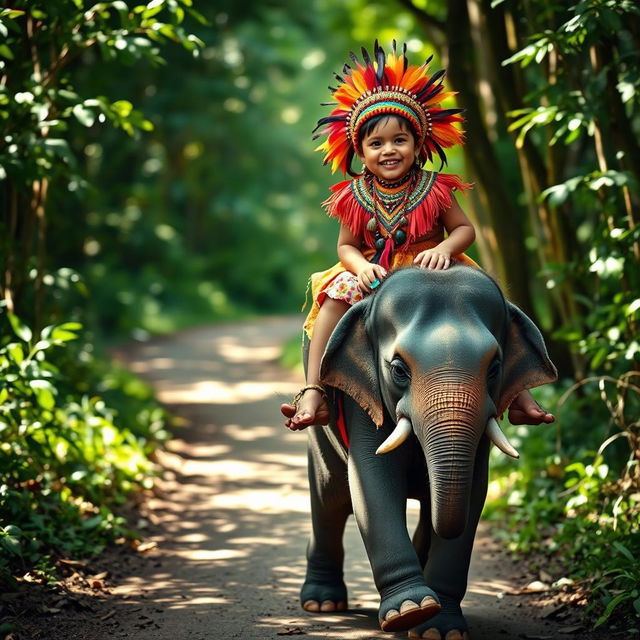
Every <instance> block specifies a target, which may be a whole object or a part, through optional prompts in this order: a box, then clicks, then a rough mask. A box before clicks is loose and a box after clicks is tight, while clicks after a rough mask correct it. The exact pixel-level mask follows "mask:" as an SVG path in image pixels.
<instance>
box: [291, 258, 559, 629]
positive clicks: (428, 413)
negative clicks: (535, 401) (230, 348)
mask: <svg viewBox="0 0 640 640" xmlns="http://www.w3.org/2000/svg"><path fill="white" fill-rule="evenodd" d="M321 375H322V382H323V384H325V385H326V386H327V387H328V388H329V389H330V390H331V389H332V390H333V391H334V393H332V394H330V395H332V397H333V402H332V405H333V412H334V414H336V415H337V416H338V417H337V419H336V420H334V421H333V422H332V424H331V425H330V426H328V427H314V428H312V429H310V430H309V432H310V433H309V481H310V490H311V508H312V534H311V540H310V542H309V546H308V551H307V559H308V564H307V575H306V579H305V582H304V585H303V587H302V591H301V601H302V605H303V607H304V608H305V609H306V610H308V611H336V610H338V611H339V610H343V609H346V607H347V590H346V586H345V584H344V580H343V572H342V564H343V556H344V550H343V546H342V535H343V531H344V526H345V522H346V519H347V517H348V516H349V515H350V514H351V513H354V514H355V517H356V521H357V524H358V528H359V529H360V532H361V534H362V538H363V540H364V543H365V547H366V551H367V555H368V557H369V561H370V562H371V568H372V570H373V575H374V579H375V583H376V587H377V589H378V591H379V593H380V598H381V603H380V609H379V620H380V625H381V627H382V629H383V630H385V631H398V630H404V629H411V631H410V633H409V636H410V637H412V638H430V639H433V640H439V639H440V638H442V639H443V640H444V638H445V636H446V638H447V640H456V639H457V638H468V637H469V636H468V631H467V625H466V622H465V619H464V617H463V615H462V610H461V608H460V602H461V601H462V598H463V596H464V593H465V591H466V587H467V574H468V570H469V562H470V559H471V549H472V546H473V539H474V536H475V531H476V527H477V524H478V520H479V518H480V513H481V511H482V507H483V504H484V500H485V497H486V492H487V475H488V455H489V445H490V442H491V441H493V442H494V443H495V444H496V445H497V446H498V447H500V449H502V450H503V451H504V452H505V453H507V454H509V455H512V456H515V457H517V455H518V454H517V452H516V451H515V450H514V449H513V447H512V446H511V445H510V444H509V442H508V441H507V440H506V438H505V436H504V434H502V432H501V431H500V428H499V427H498V424H497V422H496V420H495V417H496V416H499V415H500V414H502V412H503V411H504V410H505V409H506V408H507V407H508V406H509V405H510V403H511V401H512V400H513V399H514V398H515V397H516V396H517V395H518V394H519V393H520V392H521V391H522V390H524V389H528V388H531V387H535V386H538V385H541V384H545V383H548V382H552V381H554V380H555V379H556V378H557V373H556V370H555V367H554V366H553V364H552V363H551V361H550V360H549V357H548V355H547V351H546V348H545V345H544V342H543V339H542V336H541V335H540V332H539V331H538V329H537V328H536V327H535V325H534V324H533V323H532V322H531V320H530V319H529V318H528V317H527V316H526V315H524V313H522V311H520V310H519V309H518V308H517V307H515V306H514V305H512V304H511V303H509V302H508V301H507V300H505V298H504V296H503V294H502V292H501V291H500V289H499V288H498V286H497V285H496V283H495V282H494V281H493V280H492V279H491V278H490V277H489V276H488V275H487V274H485V273H484V272H482V271H480V270H478V269H474V268H472V267H467V266H463V265H455V266H452V267H451V268H450V269H447V270H445V271H429V270H424V269H417V268H408V269H402V270H399V271H397V272H395V273H393V274H392V275H391V276H389V278H388V279H387V280H386V281H385V282H384V283H383V285H382V286H381V287H380V289H379V290H378V291H377V292H376V293H375V294H373V295H371V296H369V297H368V298H367V299H365V300H364V301H362V302H360V303H358V304H357V305H355V306H354V307H352V308H351V309H350V310H349V311H348V312H347V314H346V315H345V316H344V318H343V319H342V320H341V321H340V323H339V324H338V326H337V328H336V329H335V331H334V333H333V335H332V337H331V340H330V342H329V344H328V346H327V350H326V352H325V355H324V359H323V361H322V367H321ZM408 498H415V499H417V500H419V501H420V505H421V509H420V518H419V523H418V526H417V529H416V531H415V533H414V535H413V540H411V539H410V537H409V534H408V532H407V526H406V501H407V499H408ZM450 632H452V633H450ZM448 633H450V635H447V634H448Z"/></svg>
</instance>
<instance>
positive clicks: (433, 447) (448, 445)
mask: <svg viewBox="0 0 640 640" xmlns="http://www.w3.org/2000/svg"><path fill="white" fill-rule="evenodd" d="M465 379H466V380H465ZM428 388H429V389H430V390H431V391H430V393H428V394H427V396H426V397H425V398H423V399H422V402H421V403H420V404H421V406H420V408H419V415H420V423H419V424H417V423H416V421H415V419H414V422H413V426H414V430H415V432H416V434H417V436H418V439H419V440H420V442H421V445H422V448H423V450H424V453H425V458H426V462H427V469H428V473H429V485H430V494H431V518H432V524H433V528H434V531H435V532H436V534H437V535H439V536H440V537H442V538H456V537H458V536H459V535H460V534H461V533H462V532H463V531H464V528H465V526H466V522H467V515H468V511H469V502H470V496H471V483H472V478H473V465H474V461H475V457H476V450H477V447H478V442H479V441H480V438H481V437H482V434H483V432H484V430H485V427H486V416H485V415H484V411H483V402H481V398H482V397H483V394H482V393H481V390H480V389H479V387H478V385H477V381H475V380H473V379H472V378H470V377H469V376H465V375H464V374H458V375H457V376H454V377H453V378H452V379H447V380H444V381H442V380H440V381H438V382H435V381H434V380H433V378H432V379H431V381H430V384H429V387H428ZM414 415H415V414H414Z"/></svg>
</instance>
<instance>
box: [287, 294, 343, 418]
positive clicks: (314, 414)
mask: <svg viewBox="0 0 640 640" xmlns="http://www.w3.org/2000/svg"><path fill="white" fill-rule="evenodd" d="M347 309H349V304H348V303H347V302H344V301H343V300H334V299H333V298H329V297H327V298H326V299H325V300H324V302H323V303H322V306H321V307H320V311H319V312H318V317H317V318H316V322H315V325H314V327H313V337H312V338H311V342H310V343H309V362H308V364H307V385H312V384H320V361H321V360H322V356H323V354H324V350H325V348H326V346H327V343H328V342H329V337H330V336H331V333H332V332H333V330H334V329H335V328H336V325H337V324H338V321H339V320H340V318H342V316H343V315H344V314H345V313H346V312H347ZM280 410H281V411H282V413H283V414H284V416H285V417H286V418H288V419H287V420H286V421H285V426H287V427H289V429H291V430H293V431H296V430H298V429H305V428H306V427H308V426H310V425H312V424H320V425H324V424H327V423H328V422H329V407H328V406H327V403H326V402H325V400H324V398H323V397H322V394H321V393H320V392H319V391H317V390H316V389H307V390H306V391H305V392H304V393H303V395H302V397H301V398H300V400H299V401H298V406H297V410H296V407H294V406H293V405H290V404H283V405H282V406H281V407H280Z"/></svg>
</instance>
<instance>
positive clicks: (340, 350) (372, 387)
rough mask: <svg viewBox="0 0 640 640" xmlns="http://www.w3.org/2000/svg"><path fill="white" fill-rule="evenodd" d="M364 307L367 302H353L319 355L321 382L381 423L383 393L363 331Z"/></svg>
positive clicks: (371, 351)
mask: <svg viewBox="0 0 640 640" xmlns="http://www.w3.org/2000/svg"><path fill="white" fill-rule="evenodd" d="M366 309H367V302H366V301H363V302H359V303H358V304H356V305H354V306H353V307H351V309H349V310H348V311H347V313H345V315H344V316H343V317H342V319H341V320H340V322H339V323H338V325H337V326H336V328H335V329H334V330H333V333H332V334H331V338H330V339H329V343H328V344H327V348H326V349H325V352H324V356H323V357H322V363H321V365H320V381H321V382H322V384H327V385H330V386H332V387H336V388H337V389H340V390H341V391H344V392H345V393H346V394H347V395H348V396H350V397H352V398H353V399H354V400H355V401H356V402H357V403H358V404H359V405H360V406H361V407H362V408H363V409H364V410H365V411H366V412H367V413H368V414H369V415H370V416H371V419H372V420H373V422H374V423H375V424H376V425H381V424H382V423H383V420H384V418H383V409H382V395H381V393H380V385H379V382H378V373H377V367H376V361H375V355H374V351H373V348H372V345H371V342H370V340H369V337H368V336H367V333H366V331H365V317H366Z"/></svg>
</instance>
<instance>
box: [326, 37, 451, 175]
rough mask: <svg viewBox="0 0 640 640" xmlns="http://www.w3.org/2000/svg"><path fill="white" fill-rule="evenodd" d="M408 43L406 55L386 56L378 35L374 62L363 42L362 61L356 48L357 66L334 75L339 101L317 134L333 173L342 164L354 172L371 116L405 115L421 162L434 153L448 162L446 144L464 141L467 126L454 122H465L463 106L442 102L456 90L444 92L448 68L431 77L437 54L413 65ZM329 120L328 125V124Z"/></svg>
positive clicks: (395, 52) (394, 53) (394, 51)
mask: <svg viewBox="0 0 640 640" xmlns="http://www.w3.org/2000/svg"><path fill="white" fill-rule="evenodd" d="M406 51H407V47H406V45H404V47H403V51H402V54H398V53H397V51H396V43H395V40H394V42H393V51H392V52H391V53H390V54H389V55H388V56H387V55H386V54H385V52H384V50H383V49H382V47H380V46H379V45H378V41H377V40H376V42H375V44H374V46H373V54H374V58H375V62H374V61H372V60H371V57H370V56H369V53H368V51H367V50H366V49H365V48H364V47H362V60H363V62H362V63H361V62H360V61H359V60H358V58H357V57H356V55H355V54H354V53H351V54H350V55H351V59H352V60H353V63H354V65H355V68H353V67H351V66H350V65H348V64H345V65H344V68H343V71H342V73H343V76H344V77H342V76H339V75H338V74H334V75H335V77H336V79H337V80H338V82H340V85H339V86H338V87H337V88H333V87H329V90H330V91H331V92H332V94H333V97H334V98H335V99H336V102H330V103H324V104H325V106H335V108H334V109H333V111H332V112H331V113H330V115H328V116H326V117H324V118H321V119H320V120H318V124H317V126H316V128H315V129H314V132H315V131H317V130H318V129H319V128H320V127H324V129H322V130H321V131H320V132H318V133H317V134H316V135H315V136H314V138H318V137H320V136H323V135H326V136H327V139H326V140H325V141H324V142H323V143H322V144H321V145H320V146H319V147H318V148H317V149H316V150H317V151H323V152H324V153H325V157H324V164H329V163H331V172H332V173H335V171H336V170H337V169H338V168H339V169H340V170H341V171H342V173H344V174H347V173H349V174H350V175H355V174H353V172H352V171H351V161H352V160H353V157H354V155H355V154H356V152H357V150H358V148H359V145H360V142H361V141H360V130H361V129H362V126H363V125H364V124H365V123H366V122H367V121H368V120H370V119H371V118H373V117H375V116H377V115H380V114H388V115H397V116H402V117H403V118H404V119H405V120H407V121H408V122H409V124H410V126H411V129H412V131H413V132H414V134H415V135H416V138H417V141H418V145H417V146H418V149H419V158H420V161H421V162H425V161H426V160H433V155H434V153H435V154H437V155H438V157H439V158H440V161H441V163H442V164H443V165H444V164H446V162H447V157H446V155H445V152H444V149H445V148H446V147H451V146H453V145H455V144H463V140H462V131H461V130H460V129H458V128H456V127H455V126H454V123H457V122H462V117H461V116H459V115H458V114H459V113H461V111H462V109H440V108H439V104H440V102H442V101H443V100H445V99H446V98H449V97H450V96H453V95H455V92H445V91H444V85H443V80H444V71H437V72H436V73H434V74H433V75H431V76H429V73H428V67H429V63H430V62H431V59H432V57H433V56H431V57H430V58H428V59H427V60H426V61H425V63H424V64H423V65H422V66H420V67H417V66H413V65H409V64H408V61H407V57H406ZM325 125H326V126H325Z"/></svg>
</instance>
